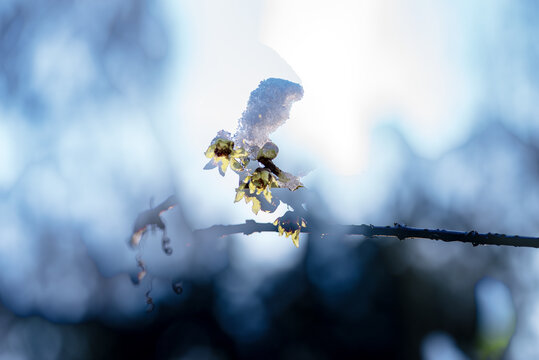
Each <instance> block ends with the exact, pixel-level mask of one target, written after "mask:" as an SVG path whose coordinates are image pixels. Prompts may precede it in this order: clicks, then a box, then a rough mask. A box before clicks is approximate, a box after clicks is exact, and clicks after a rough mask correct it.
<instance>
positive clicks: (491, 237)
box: [131, 196, 539, 248]
mask: <svg viewBox="0 0 539 360" xmlns="http://www.w3.org/2000/svg"><path fill="white" fill-rule="evenodd" d="M175 205H177V199H176V198H175V197H174V196H170V197H169V198H167V199H166V200H165V201H163V202H162V203H161V204H159V205H157V206H156V207H154V208H152V209H149V210H146V211H144V212H142V213H140V214H139V216H138V217H137V219H136V221H135V226H134V227H133V235H132V239H131V244H132V245H133V246H136V245H138V243H139V241H140V238H141V237H142V235H143V234H144V232H145V231H146V229H147V228H148V226H156V227H158V228H159V229H161V230H162V231H163V232H165V230H166V227H165V224H164V222H163V221H162V219H161V215H162V213H163V212H165V211H167V210H169V209H171V208H172V207H174V206H175ZM255 232H278V228H277V226H275V225H273V224H271V223H258V222H255V221H254V220H247V221H246V222H245V223H244V224H235V225H213V226H210V227H209V228H205V229H198V230H195V231H194V232H193V235H194V236H195V237H221V236H227V235H232V234H246V235H249V234H252V233H255ZM301 232H302V233H318V234H341V235H361V236H365V237H369V238H376V237H396V238H398V239H400V240H404V239H411V238H418V239H430V240H441V241H446V242H453V241H458V242H464V243H470V244H472V245H473V246H477V245H503V246H517V247H530V248H539V237H529V236H519V235H505V234H498V233H490V232H489V233H478V232H477V231H473V230H472V231H467V232H466V231H452V230H443V229H421V228H414V227H409V226H406V225H401V224H394V225H393V226H374V225H366V224H363V225H331V224H327V225H321V224H318V226H317V227H316V229H314V228H313V227H312V226H309V224H307V227H305V228H302V229H301Z"/></svg>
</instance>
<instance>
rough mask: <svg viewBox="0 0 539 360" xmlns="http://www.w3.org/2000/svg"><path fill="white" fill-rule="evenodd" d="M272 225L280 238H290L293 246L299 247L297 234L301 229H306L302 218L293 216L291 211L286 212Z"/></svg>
mask: <svg viewBox="0 0 539 360" xmlns="http://www.w3.org/2000/svg"><path fill="white" fill-rule="evenodd" d="M273 225H275V226H277V229H278V230H279V236H282V235H283V234H285V235H286V237H289V236H291V237H292V242H293V243H294V245H295V246H296V247H299V234H300V232H301V228H302V227H307V224H306V222H305V219H304V218H302V217H300V216H297V215H294V212H293V211H287V212H286V213H285V214H284V215H283V216H281V217H280V218H277V219H275V221H274V222H273Z"/></svg>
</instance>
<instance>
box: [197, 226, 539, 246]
mask: <svg viewBox="0 0 539 360" xmlns="http://www.w3.org/2000/svg"><path fill="white" fill-rule="evenodd" d="M320 229H321V230H322V233H323V234H344V235H362V236H365V237H369V238H374V237H396V238H398V239H400V240H404V239H407V238H419V239H430V240H441V241H446V242H452V241H460V242H464V243H470V244H472V245H473V246H477V245H505V246H518V247H532V248H539V238H536V237H526V236H518V235H515V236H509V235H505V234H498V233H484V234H481V233H478V232H477V231H468V232H464V231H451V230H443V229H442V230H440V229H436V230H434V229H419V228H413V227H409V226H406V225H400V224H395V225H394V226H374V225H365V224H363V225H328V226H327V227H320ZM277 231H278V229H277V226H275V225H273V224H271V223H257V222H255V221H253V220H247V221H246V222H245V224H236V225H213V226H211V227H209V228H206V229H199V230H195V231H194V235H195V236H197V237H198V236H202V237H206V236H215V237H220V236H226V235H231V234H246V235H249V234H252V233H255V232H277ZM301 232H302V233H312V232H313V228H312V227H310V226H307V227H306V228H302V229H301Z"/></svg>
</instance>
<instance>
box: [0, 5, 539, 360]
mask: <svg viewBox="0 0 539 360" xmlns="http://www.w3.org/2000/svg"><path fill="white" fill-rule="evenodd" d="M536 13H537V5H535V3H534V2H532V1H524V2H518V3H517V2H513V1H509V0H496V1H486V0H483V1H474V2H470V1H464V0H462V1H461V0H459V1H442V2H432V1H426V0H412V1H407V2H403V1H394V0H393V1H389V0H381V1H344V0H343V1H332V2H329V1H321V0H309V1H308V0H292V1H291V0H267V1H261V0H231V1H226V2H220V1H209V0H192V1H187V0H184V1H175V0H162V1H157V2H145V1H136V2H133V3H130V2H125V1H118V0H116V1H110V2H109V1H107V2H94V1H89V0H88V1H78V2H74V3H70V4H64V2H62V1H56V2H51V4H50V5H45V4H37V3H36V2H32V1H26V2H25V1H14V0H6V1H2V3H1V4H0V16H1V18H0V19H1V20H2V26H3V27H2V28H0V58H1V59H0V65H1V67H0V68H1V78H0V214H1V216H0V274H1V275H0V300H1V301H2V303H4V304H5V305H6V306H7V307H8V308H10V309H11V310H12V311H14V312H15V313H16V314H20V315H27V314H31V313H38V314H42V315H44V316H46V317H48V318H50V319H53V320H60V321H72V322H76V321H80V320H82V319H84V318H86V317H88V316H90V315H95V316H102V317H103V318H105V319H109V320H107V321H116V320H117V321H123V320H124V319H128V318H131V317H135V316H137V314H139V313H140V312H141V311H143V310H144V303H143V301H141V299H143V296H144V295H143V294H144V292H145V291H146V289H145V288H141V287H140V288H136V287H133V286H132V284H131V283H130V281H129V275H128V274H129V273H131V274H132V273H133V272H136V271H137V269H136V262H135V261H134V256H135V253H134V252H133V251H132V250H130V249H129V248H128V247H127V245H126V241H127V239H128V238H129V232H130V231H131V228H132V226H133V221H134V219H135V218H136V215H137V214H138V213H139V212H140V211H142V210H144V209H146V208H147V207H148V206H149V201H150V199H151V198H153V199H154V203H158V202H160V201H162V200H164V199H165V198H166V197H167V196H168V195H170V194H173V193H177V194H178V197H179V199H180V203H181V205H180V206H179V208H176V209H174V210H172V211H171V212H170V214H167V215H166V216H167V217H166V219H168V221H170V222H171V223H173V222H174V219H177V218H182V219H183V220H184V221H187V222H188V223H189V224H190V225H191V226H192V227H194V228H202V227H207V226H211V225H213V224H220V223H223V224H227V223H239V222H243V221H245V219H251V218H254V219H256V220H257V221H273V220H274V219H275V217H276V216H277V215H281V214H283V213H284V212H285V211H286V207H285V206H284V205H283V206H281V207H280V208H279V209H278V210H277V212H276V213H274V214H269V215H268V214H261V215H259V216H256V217H255V216H253V214H252V213H251V211H250V209H249V207H248V206H246V205H245V204H243V203H239V204H234V203H233V198H234V190H233V189H234V188H235V187H236V185H237V184H236V182H237V178H236V177H235V176H234V174H231V173H229V174H227V175H226V176H225V177H224V178H221V177H220V176H219V174H218V173H217V171H211V172H210V171H203V170H202V168H203V167H204V165H205V163H206V161H207V159H206V158H205V157H204V156H203V153H204V151H205V150H206V148H207V146H208V145H209V143H210V141H211V139H212V138H213V137H214V136H215V134H216V133H217V131H219V130H221V129H225V130H227V131H230V132H234V131H235V129H236V126H237V120H238V119H239V117H240V116H241V113H242V111H243V110H244V109H245V106H246V103H247V100H248V97H249V93H250V92H251V91H252V90H254V89H255V88H256V87H257V85H258V83H259V82H260V81H261V80H263V79H266V78H269V77H279V78H284V79H287V80H291V81H294V82H298V83H300V84H302V86H303V87H304V91H305V95H304V98H303V100H301V101H300V102H298V103H296V104H295V105H293V107H292V112H291V118H290V119H289V120H288V122H287V123H286V124H285V125H284V126H283V127H282V128H281V129H279V130H278V131H277V132H275V133H274V135H273V136H272V139H273V141H274V142H275V143H276V144H277V145H278V146H279V148H280V153H279V157H278V158H277V161H276V163H277V164H278V165H279V166H280V167H281V168H283V169H285V170H287V171H289V172H292V173H296V174H305V175H306V176H305V177H304V184H305V185H306V186H307V188H309V189H311V190H313V192H315V193H317V194H318V196H319V197H320V200H319V201H320V203H321V204H325V205H324V206H327V208H328V212H329V213H330V214H332V216H333V217H334V218H335V219H338V221H339V222H342V223H363V222H369V221H373V220H379V219H384V217H383V216H380V215H379V214H380V213H381V212H382V211H384V209H383V206H386V204H387V203H386V202H385V201H386V200H387V197H388V196H389V194H390V193H391V192H392V191H393V189H394V188H395V184H397V183H399V182H402V181H404V179H398V178H395V175H397V174H400V173H402V171H403V167H404V166H405V165H406V163H405V160H406V159H408V157H407V155H406V151H410V152H411V153H413V154H414V155H415V156H417V157H419V158H422V159H427V160H429V161H434V160H436V159H439V158H440V157H442V156H443V155H444V154H446V153H447V152H448V151H450V150H452V149H454V148H456V147H458V146H461V145H462V144H464V143H466V141H467V140H468V139H469V137H470V136H471V134H473V133H474V131H476V130H477V129H478V128H480V127H481V126H484V125H485V123H488V122H491V121H496V122H500V123H502V124H505V126H507V127H510V128H511V129H512V130H513V131H514V132H515V133H516V134H517V135H518V136H520V137H522V138H523V139H527V140H530V141H533V139H535V136H536V135H537V134H539V126H538V125H537V124H538V122H537V121H536V117H537V115H538V114H539V99H538V95H539V93H538V87H537V77H538V74H539V72H537V70H536V68H535V67H536V64H537V60H538V56H539V50H538V48H537V42H536V39H537V34H538V31H537V29H536V28H537V23H536V22H535V21H534V18H533V15H531V14H536ZM51 19H57V20H54V21H52V20H51ZM403 144H406V145H403ZM451 169H453V168H451ZM451 169H450V170H448V171H449V173H451V171H452V170H451ZM437 179H438V180H439V182H437V183H436V185H439V186H441V187H442V188H444V189H447V188H448V187H451V186H453V185H454V184H455V178H451V177H450V176H440V177H439V178H437ZM487 181H488V180H487ZM444 184H445V185H444ZM452 184H453V185H452ZM444 186H445V187H444ZM478 186H479V187H480V185H478ZM509 187H510V186H509ZM466 189H469V188H466ZM504 189H505V188H504ZM461 190H462V188H461V189H460V190H455V193H459V191H461ZM462 191H465V190H462ZM435 192H436V191H433V193H435ZM448 192H449V193H450V190H448ZM440 196H442V195H440ZM448 196H450V197H451V196H452V195H448ZM388 221H389V222H391V221H392V220H388ZM511 224H513V225H514V224H518V220H515V221H514V222H512V223H508V224H507V225H508V226H510V225H511ZM380 225H383V224H380ZM185 230H186V229H185V226H184V227H182V225H177V226H176V227H175V228H173V229H171V230H170V231H171V235H170V236H171V238H173V244H172V246H173V247H175V252H174V254H173V256H172V257H170V258H164V256H163V254H162V253H161V252H160V249H159V244H157V241H154V242H153V243H151V242H150V241H148V243H147V245H146V248H145V249H144V251H145V257H146V259H147V261H148V264H149V266H150V267H152V269H153V271H154V273H155V274H157V275H158V276H160V277H161V278H163V279H166V280H170V279H173V278H178V277H181V276H187V275H186V274H188V273H189V272H197V274H202V275H200V276H203V274H204V273H205V272H207V273H215V272H218V271H219V270H220V269H222V267H223V266H224V265H223V264H224V263H226V260H225V258H226V257H227V256H228V253H226V252H225V250H223V249H224V248H225V245H224V244H223V243H224V242H225V241H226V240H223V239H220V240H218V241H217V242H216V243H213V244H201V245H196V246H191V244H190V240H191V239H190V238H189V234H188V233H187V232H186V231H185ZM486 230H487V231H488V230H489V229H486ZM510 230H512V231H513V232H516V233H518V232H520V231H521V230H520V229H519V228H518V227H514V228H513V229H510ZM504 231H507V230H504ZM149 240H152V239H149ZM153 240H155V239H153ZM231 241H233V243H234V247H233V249H234V250H233V252H232V254H233V256H234V261H235V262H236V266H237V267H238V268H239V269H244V270H245V271H246V272H249V273H250V274H252V275H249V277H250V278H251V279H250V281H252V282H260V281H262V280H261V279H262V275H256V274H257V273H260V274H266V272H271V271H274V270H275V269H286V268H288V267H291V266H292V265H293V264H295V263H297V262H298V261H300V258H301V256H302V251H304V250H303V249H302V248H300V249H299V250H298V249H296V248H294V247H293V246H292V244H291V242H290V241H289V239H283V238H278V239H276V237H275V235H274V234H260V235H256V239H255V236H250V237H246V236H238V237H237V238H235V239H234V240H231ZM187 244H189V245H187ZM195 248H196V249H195ZM201 254H202V255H201ZM163 258H164V259H163ZM223 286H224V285H223ZM167 287H168V283H167V282H166V281H163V283H162V285H160V283H159V281H157V284H155V286H154V288H155V298H157V299H158V298H159V297H160V296H165V295H162V294H164V293H165V289H166V288H167ZM160 294H161V295H160ZM504 296H505V295H504ZM253 306H254V305H253ZM535 308H537V306H536V307H535ZM535 313H537V311H535ZM535 318H536V320H534V321H535V323H536V325H535V330H533V331H535V332H534V334H537V335H539V330H538V329H539V326H537V323H539V322H538V321H539V320H538V319H539V317H538V316H536V317H535ZM110 319H112V320H110ZM115 319H116V320H115ZM433 339H435V340H436V339H438V340H439V337H435V338H433ZM443 339H445V338H443ZM438 340H436V341H438ZM446 340H447V339H446ZM446 340H443V341H442V342H444V341H446ZM448 341H449V340H448ZM445 343H446V342H444V344H445ZM426 349H428V347H427V348H426ZM425 351H428V350H425ZM459 356H460V355H459Z"/></svg>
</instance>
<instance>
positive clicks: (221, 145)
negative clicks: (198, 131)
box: [204, 138, 249, 176]
mask: <svg viewBox="0 0 539 360" xmlns="http://www.w3.org/2000/svg"><path fill="white" fill-rule="evenodd" d="M205 155H206V157H207V158H210V159H211V160H210V162H209V163H208V164H207V165H206V166H205V167H204V169H206V170H208V169H212V168H214V167H216V166H217V165H218V164H219V163H220V164H221V165H220V166H219V173H220V174H221V175H223V176H224V175H225V172H226V169H227V168H228V165H229V164H230V167H231V168H232V170H235V171H243V170H244V168H245V166H246V165H247V164H248V163H249V158H248V157H247V156H248V154H247V151H246V150H245V149H242V148H239V149H234V142H233V141H232V140H230V139H226V138H216V139H214V140H213V141H212V143H211V145H210V146H209V147H208V150H206V153H205Z"/></svg>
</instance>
